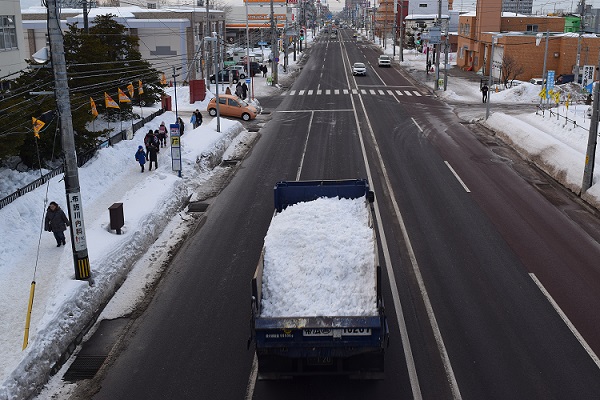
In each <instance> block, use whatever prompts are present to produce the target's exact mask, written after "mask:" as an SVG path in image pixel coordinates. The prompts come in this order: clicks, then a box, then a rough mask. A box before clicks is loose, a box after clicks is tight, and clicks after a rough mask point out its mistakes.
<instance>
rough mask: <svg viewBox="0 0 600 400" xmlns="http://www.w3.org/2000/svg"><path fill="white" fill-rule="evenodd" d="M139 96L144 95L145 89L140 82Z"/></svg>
mask: <svg viewBox="0 0 600 400" xmlns="http://www.w3.org/2000/svg"><path fill="white" fill-rule="evenodd" d="M138 94H139V95H140V96H141V95H143V94H144V88H143V87H142V81H138Z"/></svg>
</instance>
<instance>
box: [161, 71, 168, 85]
mask: <svg viewBox="0 0 600 400" xmlns="http://www.w3.org/2000/svg"><path fill="white" fill-rule="evenodd" d="M160 84H161V85H166V84H167V77H166V76H165V74H164V73H163V74H162V78H160Z"/></svg>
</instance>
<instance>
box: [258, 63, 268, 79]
mask: <svg viewBox="0 0 600 400" xmlns="http://www.w3.org/2000/svg"><path fill="white" fill-rule="evenodd" d="M260 70H261V71H262V74H263V78H264V77H266V76H267V66H266V65H264V64H263V65H261V66H260Z"/></svg>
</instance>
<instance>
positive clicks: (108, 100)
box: [104, 92, 121, 108]
mask: <svg viewBox="0 0 600 400" xmlns="http://www.w3.org/2000/svg"><path fill="white" fill-rule="evenodd" d="M104 104H105V106H106V108H121V107H119V105H118V104H117V102H116V101H114V100H113V99H112V97H110V96H109V95H108V93H106V92H104Z"/></svg>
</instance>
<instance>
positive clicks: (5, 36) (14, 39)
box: [0, 1, 27, 81]
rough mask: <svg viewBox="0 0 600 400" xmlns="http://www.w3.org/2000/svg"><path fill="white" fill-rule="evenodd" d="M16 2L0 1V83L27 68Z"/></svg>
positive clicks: (19, 12)
mask: <svg viewBox="0 0 600 400" xmlns="http://www.w3.org/2000/svg"><path fill="white" fill-rule="evenodd" d="M24 47H25V42H24V37H23V30H22V29H21V9H20V4H19V2H18V1H0V81H1V80H3V79H14V78H15V77H16V76H15V74H17V73H18V72H19V71H21V70H22V69H24V68H25V67H26V66H27V63H26V62H25V60H24V58H25V57H24Z"/></svg>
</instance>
